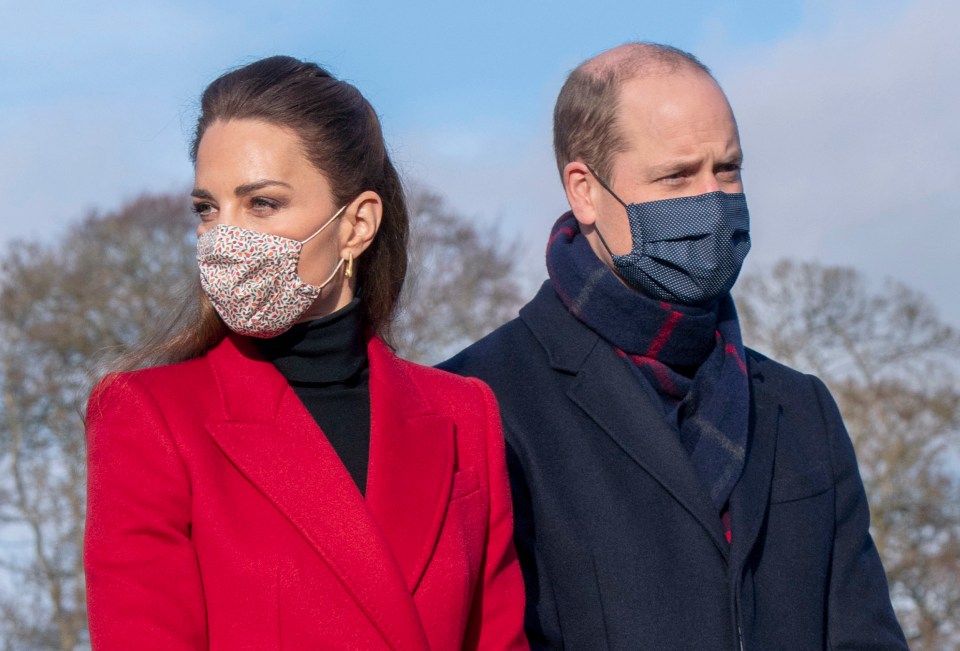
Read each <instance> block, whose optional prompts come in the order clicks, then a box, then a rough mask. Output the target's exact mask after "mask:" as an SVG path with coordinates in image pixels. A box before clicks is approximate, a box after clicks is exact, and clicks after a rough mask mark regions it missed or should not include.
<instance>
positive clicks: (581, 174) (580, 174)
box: [563, 160, 597, 226]
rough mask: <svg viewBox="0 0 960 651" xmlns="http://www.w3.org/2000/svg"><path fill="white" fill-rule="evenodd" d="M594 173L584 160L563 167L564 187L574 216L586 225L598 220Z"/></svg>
mask: <svg viewBox="0 0 960 651" xmlns="http://www.w3.org/2000/svg"><path fill="white" fill-rule="evenodd" d="M592 179H593V174H592V173H591V172H590V168H589V167H587V165H586V163H584V162H583V161H579V160H575V161H571V162H569V163H567V164H566V166H565V167H564V168H563V189H564V190H565V191H566V193H567V203H569V204H570V209H571V210H573V216H574V217H576V218H577V221H578V222H580V223H581V224H583V225H585V226H589V225H592V224H593V223H595V222H596V221H597V209H596V206H595V205H594V199H593V194H592V191H591V190H592V185H593V183H591V181H592Z"/></svg>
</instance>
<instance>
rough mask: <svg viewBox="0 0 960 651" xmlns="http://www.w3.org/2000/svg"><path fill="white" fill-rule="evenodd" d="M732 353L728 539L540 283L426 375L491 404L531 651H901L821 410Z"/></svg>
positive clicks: (680, 451)
mask: <svg viewBox="0 0 960 651" xmlns="http://www.w3.org/2000/svg"><path fill="white" fill-rule="evenodd" d="M747 357H748V369H749V374H750V391H751V413H750V434H749V441H748V450H747V459H746V465H745V468H744V472H743V475H742V476H741V478H740V481H739V483H738V484H737V486H736V488H735V489H734V493H733V495H732V497H731V501H730V513H731V517H732V536H733V539H732V543H731V544H728V543H727V541H726V540H725V537H724V532H723V527H722V525H721V522H720V518H719V516H718V514H717V512H716V509H715V508H714V506H713V504H712V502H711V500H710V498H709V496H708V495H707V493H706V491H705V489H703V488H702V487H701V484H700V481H699V479H698V477H697V476H696V473H695V471H694V468H693V465H692V463H691V462H690V459H689V456H688V455H687V453H686V452H685V450H684V448H683V446H682V444H681V442H680V439H679V436H678V435H677V433H676V432H675V431H674V430H672V429H671V428H670V427H669V426H668V425H667V423H666V420H665V418H663V411H662V407H661V406H660V403H659V401H658V399H657V397H656V395H655V394H654V393H653V390H652V389H651V388H649V387H647V386H644V385H643V384H642V383H640V382H638V380H637V377H636V375H635V374H634V373H633V372H632V371H631V370H630V369H629V368H628V366H627V365H626V363H625V361H624V360H623V359H621V358H620V357H618V355H617V354H616V352H615V351H614V349H613V348H612V347H611V346H610V345H609V344H608V343H606V342H605V341H604V340H602V339H601V338H600V337H598V336H597V334H595V333H594V332H593V331H592V330H590V329H589V328H587V327H586V326H585V325H584V324H582V323H581V322H580V321H578V320H577V319H575V318H574V317H573V316H571V315H570V313H569V312H568V311H567V309H566V308H565V307H564V305H563V304H562V303H561V302H560V300H559V299H558V298H557V296H556V294H555V293H554V291H553V289H552V287H551V286H550V284H549V283H545V284H544V286H543V288H542V289H541V290H540V292H539V294H538V295H537V296H536V298H534V299H533V301H531V302H530V303H529V304H528V305H527V306H526V307H524V308H523V309H522V310H521V312H520V318H518V319H515V320H514V321H511V322H510V323H508V324H506V325H504V326H503V327H501V328H500V329H498V330H497V331H495V332H493V333H492V334H490V335H488V336H487V337H486V338H484V339H482V340H481V341H479V342H477V343H476V344H474V345H473V346H471V347H469V348H467V349H466V350H465V351H463V352H462V353H460V354H459V355H457V356H456V357H454V358H453V359H452V360H449V361H448V362H446V363H445V364H444V365H443V366H444V367H445V368H447V369H448V370H453V371H455V372H458V373H461V374H464V375H471V376H476V377H479V378H481V379H483V380H484V381H486V382H487V383H489V384H490V386H491V387H492V388H493V390H494V393H495V394H496V395H497V397H498V400H499V402H500V408H501V412H502V416H503V421H504V426H505V434H506V438H507V455H508V464H509V470H510V479H511V483H512V488H513V498H514V513H515V518H516V534H515V540H516V543H517V547H518V551H519V553H520V561H521V566H522V568H523V571H524V578H525V582H526V587H527V620H526V621H527V633H528V636H529V637H530V642H531V644H532V646H533V647H534V648H538V647H539V648H551V649H560V648H563V649H575V650H578V649H583V650H590V651H595V650H601V649H641V648H643V649H658V650H659V649H698V650H703V649H731V650H732V649H739V648H740V644H741V639H742V648H744V649H747V650H748V651H752V650H754V649H757V650H759V649H762V650H769V649H798V650H803V651H808V650H812V649H871V650H872V649H904V648H906V643H905V642H904V639H903V635H902V633H901V631H900V627H899V625H898V624H897V621H896V618H895V616H894V614H893V611H892V608H891V606H890V599H889V595H888V589H887V582H886V577H885V575H884V571H883V567H882V566H881V564H880V559H879V557H878V555H877V551H876V548H875V547H874V545H873V541H872V540H871V538H870V535H869V533H868V526H869V514H868V510H867V501H866V497H865V495H864V490H863V483H862V481H861V479H860V475H859V472H858V470H857V464H856V459H855V457H854V451H853V447H852V445H851V443H850V439H849V437H848V436H847V433H846V430H845V429H844V426H843V423H842V422H841V419H840V414H839V412H838V410H837V407H836V405H835V403H834V401H833V399H832V398H831V397H830V395H829V393H828V391H827V389H826V387H825V386H824V385H823V384H822V383H821V382H820V381H819V380H818V379H816V378H814V377H812V376H808V375H803V374H801V373H798V372H796V371H793V370H791V369H789V368H786V367H784V366H782V365H780V364H778V363H776V362H773V361H771V360H769V359H767V358H765V357H763V356H762V355H760V354H758V353H756V352H754V351H748V353H747Z"/></svg>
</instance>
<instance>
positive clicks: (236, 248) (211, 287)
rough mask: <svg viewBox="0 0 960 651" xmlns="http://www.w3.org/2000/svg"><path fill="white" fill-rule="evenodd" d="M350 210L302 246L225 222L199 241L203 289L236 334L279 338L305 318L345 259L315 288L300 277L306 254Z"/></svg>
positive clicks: (332, 219) (198, 252)
mask: <svg viewBox="0 0 960 651" xmlns="http://www.w3.org/2000/svg"><path fill="white" fill-rule="evenodd" d="M345 209H346V206H344V207H343V208H341V209H340V210H338V211H337V213H336V214H335V215H334V216H333V217H331V218H330V219H329V220H327V222H326V223H325V224H324V225H323V226H321V227H320V228H319V229H317V231H316V232H315V233H314V234H313V235H311V236H310V237H308V238H307V239H305V240H303V241H302V242H301V241H298V240H293V239H290V238H288V237H281V236H279V235H270V234H268V233H258V232H257V231H251V230H248V229H246V228H240V227H239V226H226V225H223V224H220V225H217V226H215V227H214V228H212V229H211V230H209V231H207V232H206V233H204V234H203V235H201V236H200V237H199V238H198V239H197V264H198V265H199V266H200V285H201V286H202V287H203V291H204V292H205V293H206V294H207V296H208V297H209V298H210V302H211V303H213V307H214V308H215V309H216V310H217V314H219V315H220V318H222V319H223V320H224V322H226V324H227V326H228V327H229V328H230V329H231V330H233V331H234V332H236V333H238V334H241V335H249V336H251V337H261V338H268V337H276V336H277V335H279V334H281V333H283V332H286V331H287V330H289V329H290V327H291V326H292V325H293V324H294V323H296V322H297V319H299V318H300V317H301V316H303V314H304V312H306V311H307V309H308V308H309V307H310V306H311V305H313V302H314V301H315V300H317V297H318V296H320V292H321V290H323V288H324V287H326V286H327V285H328V284H329V283H330V281H332V280H333V279H334V277H335V276H336V275H337V272H338V271H340V267H342V266H343V258H340V261H339V262H337V266H336V267H334V269H333V272H332V273H331V274H330V276H329V277H328V278H327V279H326V280H325V281H323V282H322V283H320V284H319V285H310V284H308V283H305V282H304V281H303V280H302V279H301V278H300V274H298V273H297V265H298V264H299V262H300V252H301V250H302V249H303V245H304V244H306V243H307V242H309V241H310V240H312V239H313V238H315V237H316V236H317V235H319V234H320V233H321V232H323V229H325V228H326V227H327V226H329V225H330V224H332V223H333V222H334V220H336V219H337V217H339V216H340V215H342V214H343V211H344V210H345Z"/></svg>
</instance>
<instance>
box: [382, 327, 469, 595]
mask: <svg viewBox="0 0 960 651" xmlns="http://www.w3.org/2000/svg"><path fill="white" fill-rule="evenodd" d="M367 353H368V357H369V359H370V469H369V474H368V479H367V504H368V506H369V507H370V511H371V513H372V514H373V517H374V519H375V520H376V521H377V523H378V524H379V525H380V528H381V530H382V531H383V533H384V535H385V536H386V538H387V540H388V541H389V544H390V548H391V549H392V550H393V554H394V556H395V557H396V559H397V563H398V564H399V565H400V568H401V570H402V572H403V576H404V579H405V580H406V585H407V587H408V589H409V590H410V592H413V591H414V590H416V588H417V585H418V584H419V582H420V579H421V577H422V576H423V572H424V570H425V569H426V567H427V563H428V562H429V560H430V556H431V554H432V552H433V549H434V547H435V545H436V542H437V538H438V537H439V535H440V529H441V526H442V524H443V518H444V515H445V513H446V509H447V504H448V502H449V499H450V491H451V488H452V485H453V473H454V463H455V454H454V449H455V448H454V425H453V422H452V421H451V420H450V419H448V418H445V417H442V416H439V415H437V414H435V413H433V412H432V410H431V409H430V408H429V407H428V404H427V402H426V400H425V398H424V396H422V395H421V393H420V391H419V388H418V387H417V385H416V384H415V383H414V382H413V381H412V379H411V378H410V377H409V374H408V373H407V371H406V369H405V368H404V366H405V364H406V363H405V362H402V361H401V360H399V359H397V357H395V356H394V355H393V353H392V352H391V351H390V350H389V349H388V348H387V347H386V346H385V345H384V343H383V342H382V341H380V340H379V339H377V338H373V339H371V340H370V344H369V346H368V348H367Z"/></svg>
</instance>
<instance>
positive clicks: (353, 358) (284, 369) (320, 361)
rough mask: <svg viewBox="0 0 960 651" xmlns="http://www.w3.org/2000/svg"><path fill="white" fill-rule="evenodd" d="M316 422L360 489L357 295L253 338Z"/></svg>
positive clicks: (362, 393) (366, 422)
mask: <svg viewBox="0 0 960 651" xmlns="http://www.w3.org/2000/svg"><path fill="white" fill-rule="evenodd" d="M254 341H255V343H256V346H257V348H258V349H259V350H260V352H261V353H262V354H263V355H264V357H266V358H267V359H268V360H270V361H271V362H273V365H274V366H276V367H277V370H278V371H280V373H281V374H283V376H284V377H285V378H286V379H287V382H289V383H290V386H291V387H292V388H293V391H294V393H296V394H297V397H298V398H300V401H301V402H303V404H304V406H305V407H306V408H307V411H309V412H310V415H311V416H313V419H314V420H315V421H317V425H319V426H320V429H321V430H323V433H324V434H325V435H326V437H327V440H329V441H330V444H331V445H332V446H333V449H334V450H336V452H337V454H338V455H339V456H340V460H341V461H342V462H343V465H345V466H346V467H347V471H348V472H349V473H350V476H351V477H353V480H354V481H355V482H356V483H357V487H358V488H359V489H360V492H361V493H365V492H366V486H367V466H368V465H369V461H370V369H369V365H368V364H367V343H366V337H365V336H364V327H363V314H362V312H361V310H360V299H358V298H355V299H354V300H353V301H352V302H351V303H350V304H349V305H347V306H346V307H344V308H342V309H340V310H338V311H336V312H334V313H333V314H330V315H328V316H325V317H323V318H321V319H316V320H313V321H308V322H306V323H299V324H297V325H295V326H293V327H292V328H290V330H288V331H287V332H285V333H283V334H282V335H280V336H278V337H274V338H272V339H256V340H254Z"/></svg>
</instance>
